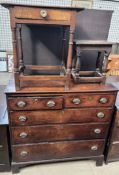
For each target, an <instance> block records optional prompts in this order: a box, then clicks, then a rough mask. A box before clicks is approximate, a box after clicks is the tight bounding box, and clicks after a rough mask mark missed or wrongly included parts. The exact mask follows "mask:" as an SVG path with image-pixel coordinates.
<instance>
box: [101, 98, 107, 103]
mask: <svg viewBox="0 0 119 175" xmlns="http://www.w3.org/2000/svg"><path fill="white" fill-rule="evenodd" d="M107 102H108V100H107V98H105V97H103V98H100V103H101V104H105V103H107Z"/></svg>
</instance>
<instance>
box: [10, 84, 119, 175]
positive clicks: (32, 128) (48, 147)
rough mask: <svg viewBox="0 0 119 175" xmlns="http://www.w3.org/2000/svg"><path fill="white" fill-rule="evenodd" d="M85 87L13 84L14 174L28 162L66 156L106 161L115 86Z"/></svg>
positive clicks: (11, 103)
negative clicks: (22, 86)
mask: <svg viewBox="0 0 119 175" xmlns="http://www.w3.org/2000/svg"><path fill="white" fill-rule="evenodd" d="M87 87H88V88H87ZM87 87H86V86H85V85H77V87H76V85H75V86H74V87H72V88H71V90H70V91H64V89H63V88H54V89H53V88H52V89H49V88H45V89H41V88H35V89H30V88H29V89H28V88H27V89H22V90H19V91H13V89H12V88H10V89H12V91H11V92H9V91H8V92H7V103H8V110H9V121H10V132H11V148H12V171H13V173H14V172H15V173H16V172H18V171H19V168H20V167H23V166H26V165H29V164H36V163H45V162H57V161H66V160H79V159H93V160H96V165H102V163H103V159H104V155H103V152H104V148H105V144H106V141H107V135H108V133H109V128H110V122H111V120H112V117H113V109H114V105H115V99H116V93H117V91H116V89H115V88H114V87H112V86H111V85H88V86H87ZM86 89H87V90H86Z"/></svg>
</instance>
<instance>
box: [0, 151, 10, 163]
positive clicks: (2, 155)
mask: <svg viewBox="0 0 119 175" xmlns="http://www.w3.org/2000/svg"><path fill="white" fill-rule="evenodd" d="M8 154H9V153H8V152H7V151H6V150H5V151H0V164H6V163H8V162H9V155H8Z"/></svg>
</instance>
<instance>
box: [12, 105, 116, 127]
mask: <svg viewBox="0 0 119 175" xmlns="http://www.w3.org/2000/svg"><path fill="white" fill-rule="evenodd" d="M112 112H113V111H112V108H95V109H94V108H91V109H90V108H85V109H76V108H75V109H65V110H48V111H42V110H41V111H11V112H10V123H11V125H12V126H19V125H38V124H56V123H59V124H62V123H84V122H87V123H90V122H110V120H111V116H112ZM74 116H75V117H74Z"/></svg>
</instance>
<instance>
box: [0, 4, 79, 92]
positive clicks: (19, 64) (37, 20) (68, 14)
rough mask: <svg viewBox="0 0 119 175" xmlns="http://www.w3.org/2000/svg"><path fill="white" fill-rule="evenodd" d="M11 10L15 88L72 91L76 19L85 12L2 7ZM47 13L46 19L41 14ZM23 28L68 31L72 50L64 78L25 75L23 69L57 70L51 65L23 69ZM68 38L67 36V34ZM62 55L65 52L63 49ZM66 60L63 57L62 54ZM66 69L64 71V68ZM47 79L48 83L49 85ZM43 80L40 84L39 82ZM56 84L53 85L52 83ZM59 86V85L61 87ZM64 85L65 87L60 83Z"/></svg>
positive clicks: (67, 8) (20, 6)
mask: <svg viewBox="0 0 119 175" xmlns="http://www.w3.org/2000/svg"><path fill="white" fill-rule="evenodd" d="M2 5H3V6H5V7H8V8H9V10H10V19H11V29H12V36H13V50H14V75H15V84H16V88H17V89H19V88H23V87H24V86H29V84H31V85H32V86H33V87H35V86H36V84H42V86H47V87H48V86H51V84H52V85H53V86H56V87H58V86H64V87H65V89H66V90H67V89H69V85H70V80H71V64H72V49H73V35H74V31H75V19H76V12H77V11H80V10H82V9H81V8H73V7H66V8H65V7H49V6H48V7H44V6H32V5H18V4H17V5H14V4H2ZM42 11H43V12H46V13H47V14H48V15H47V16H46V17H43V16H42V14H41V12H42ZM22 24H41V25H57V26H64V28H65V27H69V46H68V56H67V63H66V67H65V71H64V72H65V74H64V75H61V76H60V75H59V76H50V75H48V77H47V76H39V77H38V76H30V75H28V76H27V75H24V69H25V68H27V69H31V70H37V69H38V70H39V69H40V70H41V69H42V70H43V69H46V70H50V68H51V69H52V68H53V69H55V68H54V67H52V65H50V66H49V67H39V66H34V65H26V66H25V65H24V62H23V51H22V42H21V40H22V36H21V25H22ZM64 37H65V34H64ZM63 41H65V38H63ZM62 52H64V51H63V48H62ZM62 57H63V53H62ZM63 69H64V68H63ZM47 79H48V80H49V81H47ZM40 80H41V81H40ZM52 81H53V82H52ZM30 82H31V83H30ZM59 82H60V83H59ZM61 82H62V83H61Z"/></svg>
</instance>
